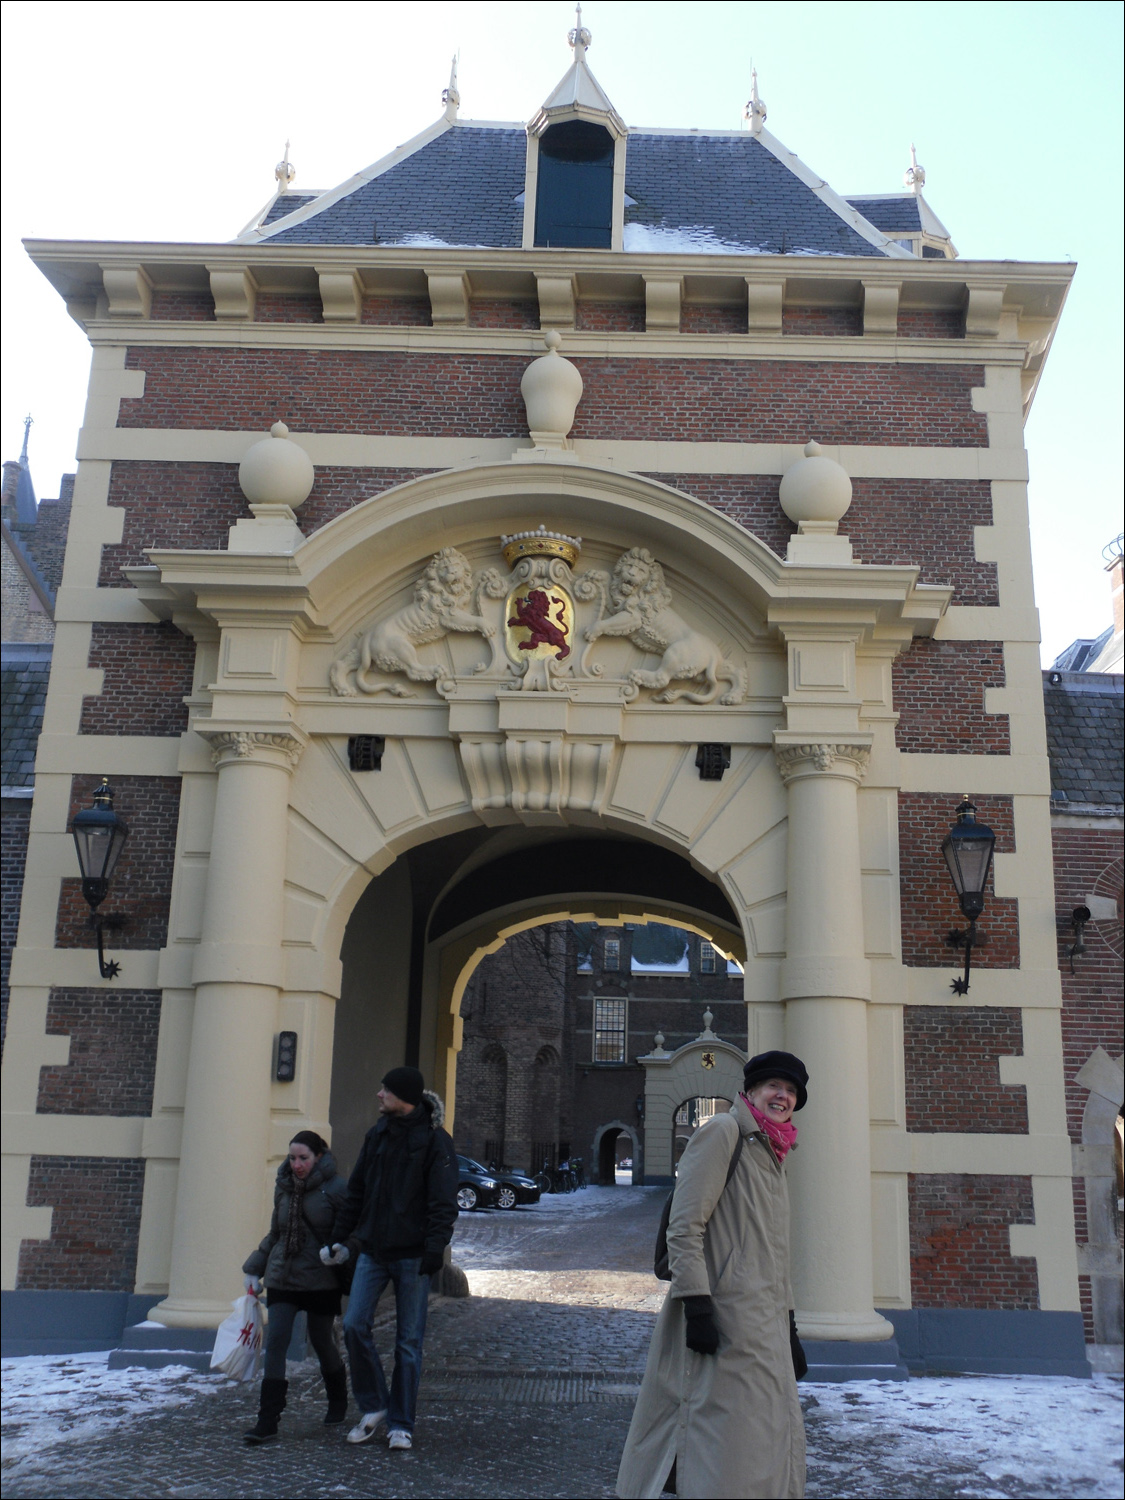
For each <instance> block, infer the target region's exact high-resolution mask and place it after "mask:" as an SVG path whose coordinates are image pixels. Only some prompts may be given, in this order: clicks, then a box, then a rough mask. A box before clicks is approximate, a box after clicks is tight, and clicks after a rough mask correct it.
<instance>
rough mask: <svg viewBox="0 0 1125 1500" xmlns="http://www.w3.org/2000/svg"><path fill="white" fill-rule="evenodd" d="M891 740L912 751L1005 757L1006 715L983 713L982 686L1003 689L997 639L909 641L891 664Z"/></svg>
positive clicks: (1001, 650)
mask: <svg viewBox="0 0 1125 1500" xmlns="http://www.w3.org/2000/svg"><path fill="white" fill-rule="evenodd" d="M892 674H893V675H892V684H893V693H894V706H895V708H896V710H897V711H898V716H899V719H898V726H897V728H896V730H895V740H896V743H897V744H898V747H899V749H900V750H907V751H909V752H911V753H912V754H915V755H1009V754H1011V739H1010V736H1009V732H1008V715H1007V714H990V713H986V712H985V707H984V701H985V700H984V694H985V689H986V688H992V687H1003V686H1004V682H1005V674H1004V647H1003V645H1002V644H1001V642H1000V641H935V640H929V639H925V638H923V639H921V640H916V641H912V642H911V644H910V648H909V649H908V650H907V651H904V652H903V653H902V655H901V656H899V657H897V658H896V659H895V663H894V666H893V668H892Z"/></svg>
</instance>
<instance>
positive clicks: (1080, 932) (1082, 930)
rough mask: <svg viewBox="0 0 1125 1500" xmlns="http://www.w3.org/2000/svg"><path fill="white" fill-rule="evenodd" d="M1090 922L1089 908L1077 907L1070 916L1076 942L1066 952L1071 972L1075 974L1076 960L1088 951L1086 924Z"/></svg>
mask: <svg viewBox="0 0 1125 1500" xmlns="http://www.w3.org/2000/svg"><path fill="white" fill-rule="evenodd" d="M1089 920H1090V908H1089V907H1088V906H1076V907H1075V908H1074V910H1073V911H1072V912H1071V914H1070V924H1071V926H1072V927H1073V928H1074V942H1073V943H1071V945H1070V947H1069V948H1068V949H1067V950H1066V951H1067V955H1068V957H1069V958H1070V972H1071V973H1072V974H1073V973H1074V960H1075V958H1077V957H1080V956H1081V955H1082V954H1083V953H1085V951H1086V923H1087V922H1088V921H1089Z"/></svg>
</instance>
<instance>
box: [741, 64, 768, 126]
mask: <svg viewBox="0 0 1125 1500" xmlns="http://www.w3.org/2000/svg"><path fill="white" fill-rule="evenodd" d="M742 114H743V118H744V119H747V120H749V121H750V133H751V135H761V133H762V126H763V125H764V124H765V123H766V106H765V103H764V101H763V100H761V99H759V97H758V70H757V68H755V67H753V66H752V67H751V69H750V97H749V99H747V101H746V108H745V109H744V110H743V111H742Z"/></svg>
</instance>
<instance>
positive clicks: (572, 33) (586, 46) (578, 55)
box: [566, 4, 594, 63]
mask: <svg viewBox="0 0 1125 1500" xmlns="http://www.w3.org/2000/svg"><path fill="white" fill-rule="evenodd" d="M574 17H575V19H574V25H573V26H572V27H571V29H570V30H569V31H568V32H567V34H566V39H567V41H568V42H569V43H570V45H571V47H572V48H573V50H574V61H575V62H576V63H577V62H581V61H582V59H583V58H584V57H585V56H586V53H587V52H588V51H589V50H590V48H591V46H592V45H593V42H594V38H593V36H592V35H591V34H590V32H589V31H587V29H586V27H585V26H583V24H582V6H581V5H580V4H579V5H576V6H575V7H574Z"/></svg>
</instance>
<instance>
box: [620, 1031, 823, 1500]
mask: <svg viewBox="0 0 1125 1500" xmlns="http://www.w3.org/2000/svg"><path fill="white" fill-rule="evenodd" d="M807 1083H808V1073H807V1072H806V1070H805V1066H804V1064H803V1063H802V1062H801V1061H800V1059H799V1058H796V1057H794V1056H793V1055H792V1054H791V1053H788V1052H765V1053H762V1054H760V1055H759V1056H758V1057H752V1058H751V1059H750V1061H749V1062H748V1063H747V1064H746V1070H745V1085H744V1089H745V1091H744V1092H743V1093H742V1094H740V1095H739V1097H738V1099H736V1100H735V1103H734V1105H733V1106H732V1108H731V1110H730V1113H729V1114H723V1115H716V1116H715V1117H714V1119H712V1120H709V1121H708V1122H707V1123H706V1124H705V1125H703V1126H701V1127H700V1129H699V1130H697V1131H696V1133H695V1134H694V1135H693V1136H692V1138H691V1140H690V1141H689V1142H688V1146H687V1149H686V1150H685V1152H684V1154H683V1158H682V1159H681V1161H680V1166H679V1173H678V1176H677V1180H676V1190H675V1193H674V1195H673V1198H672V1211H671V1217H670V1218H669V1221H668V1264H669V1268H670V1270H671V1273H672V1281H671V1286H670V1288H669V1291H668V1296H667V1298H666V1299H665V1302H664V1307H663V1309H662V1310H661V1313H660V1316H659V1318H658V1319H657V1323H656V1329H655V1332H654V1333H653V1338H652V1344H651V1346H650V1348H649V1353H648V1364H647V1366H646V1368H645V1374H644V1380H643V1382H642V1384H641V1393H640V1396H639V1398H638V1400H637V1405H636V1409H635V1410H634V1412H633V1420H632V1423H631V1425H630V1428H629V1436H628V1438H627V1439H626V1442H625V1452H624V1453H623V1454H622V1457H621V1468H620V1471H619V1473H618V1476H617V1493H618V1495H619V1496H621V1497H622V1500H655V1497H657V1496H659V1495H660V1494H661V1493H662V1492H663V1491H664V1490H665V1487H666V1486H667V1487H668V1488H669V1489H671V1488H672V1482H670V1481H671V1480H672V1472H673V1467H674V1473H675V1479H674V1488H675V1493H676V1495H678V1496H680V1497H685V1500H686V1497H698V1500H728V1497H729V1500H743V1497H745V1500H758V1497H762V1500H790V1497H795V1500H800V1497H801V1496H803V1495H804V1493H805V1428H804V1421H803V1419H802V1416H801V1406H800V1402H799V1400H798V1398H797V1382H796V1379H795V1377H794V1373H793V1365H794V1355H793V1351H792V1346H791V1341H790V1309H791V1308H792V1306H793V1298H792V1294H791V1291H790V1285H789V1192H788V1187H787V1185H786V1181H785V1171H784V1160H785V1156H786V1154H787V1152H788V1150H789V1149H790V1147H791V1146H792V1145H793V1142H794V1139H795V1137H796V1133H797V1132H796V1129H795V1127H794V1126H793V1125H792V1124H791V1122H790V1117H791V1116H792V1114H793V1113H794V1112H795V1111H796V1110H798V1109H801V1108H802V1107H803V1105H804V1103H805V1099H806V1092H805V1089H806V1085H807ZM740 1138H741V1140H742V1150H741V1152H740V1154H739V1157H738V1160H737V1162H736V1163H735V1168H734V1172H733V1175H732V1176H731V1177H730V1179H729V1181H728V1179H727V1174H728V1172H729V1170H730V1167H731V1162H732V1160H733V1158H734V1154H735V1151H736V1148H737V1146H738V1142H739V1139H740Z"/></svg>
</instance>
